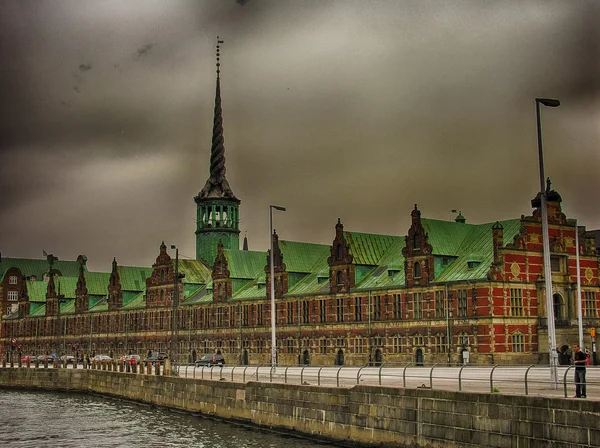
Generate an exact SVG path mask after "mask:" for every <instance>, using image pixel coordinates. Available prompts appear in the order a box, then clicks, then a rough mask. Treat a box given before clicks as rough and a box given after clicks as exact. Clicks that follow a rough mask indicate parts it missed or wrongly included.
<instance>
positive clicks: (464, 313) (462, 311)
mask: <svg viewBox="0 0 600 448" xmlns="http://www.w3.org/2000/svg"><path fill="white" fill-rule="evenodd" d="M456 294H457V296H458V317H468V316H469V304H468V300H467V290H466V289H459V290H458V291H456Z"/></svg>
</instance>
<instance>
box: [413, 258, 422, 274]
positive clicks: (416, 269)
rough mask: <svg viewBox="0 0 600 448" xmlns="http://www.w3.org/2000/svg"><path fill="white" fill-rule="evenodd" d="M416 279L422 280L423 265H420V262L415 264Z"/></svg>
mask: <svg viewBox="0 0 600 448" xmlns="http://www.w3.org/2000/svg"><path fill="white" fill-rule="evenodd" d="M414 277H415V278H421V263H419V262H418V261H417V262H415V265H414Z"/></svg>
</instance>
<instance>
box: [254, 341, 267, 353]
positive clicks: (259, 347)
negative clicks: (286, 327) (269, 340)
mask: <svg viewBox="0 0 600 448" xmlns="http://www.w3.org/2000/svg"><path fill="white" fill-rule="evenodd" d="M264 349H265V341H263V340H262V339H259V340H258V341H256V353H262V352H263V351H264Z"/></svg>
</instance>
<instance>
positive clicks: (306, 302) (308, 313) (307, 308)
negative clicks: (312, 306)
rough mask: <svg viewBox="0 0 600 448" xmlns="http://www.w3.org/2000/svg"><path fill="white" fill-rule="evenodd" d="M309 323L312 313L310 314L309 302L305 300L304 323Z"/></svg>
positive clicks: (303, 304) (303, 308)
mask: <svg viewBox="0 0 600 448" xmlns="http://www.w3.org/2000/svg"><path fill="white" fill-rule="evenodd" d="M309 322H310V312H309V305H308V300H303V301H302V323H303V324H308V323H309Z"/></svg>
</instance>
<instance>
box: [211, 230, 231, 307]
mask: <svg viewBox="0 0 600 448" xmlns="http://www.w3.org/2000/svg"><path fill="white" fill-rule="evenodd" d="M212 279H213V301H214V302H225V301H226V300H227V299H229V298H230V297H231V295H232V293H233V291H232V281H231V278H230V272H229V269H228V262H227V257H225V251H224V246H223V242H222V241H220V240H219V244H218V245H217V257H216V258H215V263H214V267H213V270H212Z"/></svg>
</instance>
